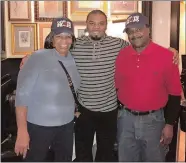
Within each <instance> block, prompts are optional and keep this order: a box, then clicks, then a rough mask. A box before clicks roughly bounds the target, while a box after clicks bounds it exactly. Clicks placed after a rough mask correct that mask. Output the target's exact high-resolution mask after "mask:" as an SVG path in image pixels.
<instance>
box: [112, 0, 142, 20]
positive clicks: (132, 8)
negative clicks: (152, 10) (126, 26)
mask: <svg viewBox="0 0 186 163" xmlns="http://www.w3.org/2000/svg"><path fill="white" fill-rule="evenodd" d="M109 3H110V13H111V20H112V21H113V22H115V23H119V22H123V21H125V20H126V19H127V17H128V16H129V15H130V14H132V13H134V12H138V8H139V6H141V5H139V1H110V2H109Z"/></svg>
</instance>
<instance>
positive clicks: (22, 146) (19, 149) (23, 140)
mask: <svg viewBox="0 0 186 163" xmlns="http://www.w3.org/2000/svg"><path fill="white" fill-rule="evenodd" d="M29 142H30V137H29V134H28V132H27V131H18V133H17V139H16V143H15V153H16V155H17V156H18V155H23V158H25V157H26V154H27V150H29Z"/></svg>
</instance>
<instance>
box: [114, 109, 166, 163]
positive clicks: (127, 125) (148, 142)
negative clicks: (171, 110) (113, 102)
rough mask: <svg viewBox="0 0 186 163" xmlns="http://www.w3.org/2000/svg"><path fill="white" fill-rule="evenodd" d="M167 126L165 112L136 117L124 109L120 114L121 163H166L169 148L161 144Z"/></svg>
mask: <svg viewBox="0 0 186 163" xmlns="http://www.w3.org/2000/svg"><path fill="white" fill-rule="evenodd" d="M164 126H165V120H164V113H163V110H162V109H161V110H159V111H156V112H154V113H150V114H148V115H143V116H136V115H133V114H132V113H130V112H129V111H127V110H125V109H122V110H120V111H119V112H118V156H119V162H142V161H143V162H144V161H145V162H146V161H147V162H164V161H165V153H166V152H167V151H166V150H168V148H167V147H163V146H162V145H161V144H160V137H161V133H162V129H163V128H164Z"/></svg>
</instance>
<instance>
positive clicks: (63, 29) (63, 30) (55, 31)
mask: <svg viewBox="0 0 186 163" xmlns="http://www.w3.org/2000/svg"><path fill="white" fill-rule="evenodd" d="M53 32H54V33H55V34H56V35H58V34H60V33H69V34H71V35H74V32H73V31H72V30H71V29H69V28H66V27H61V28H59V29H55V30H53Z"/></svg>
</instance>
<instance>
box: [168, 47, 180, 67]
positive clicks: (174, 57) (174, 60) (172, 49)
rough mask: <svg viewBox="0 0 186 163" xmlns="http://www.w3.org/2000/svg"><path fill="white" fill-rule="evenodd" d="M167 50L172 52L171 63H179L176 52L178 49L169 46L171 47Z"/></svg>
mask: <svg viewBox="0 0 186 163" xmlns="http://www.w3.org/2000/svg"><path fill="white" fill-rule="evenodd" d="M169 50H170V51H171V52H173V53H174V56H173V63H174V64H176V65H179V53H178V51H177V50H176V49H174V48H171V47H170V48H169Z"/></svg>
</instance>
